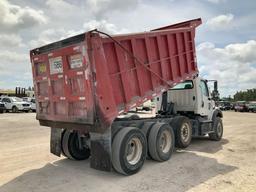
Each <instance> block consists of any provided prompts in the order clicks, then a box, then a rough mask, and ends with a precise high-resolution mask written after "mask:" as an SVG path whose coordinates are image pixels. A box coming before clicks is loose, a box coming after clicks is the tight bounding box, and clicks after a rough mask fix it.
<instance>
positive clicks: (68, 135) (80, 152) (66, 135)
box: [61, 130, 90, 160]
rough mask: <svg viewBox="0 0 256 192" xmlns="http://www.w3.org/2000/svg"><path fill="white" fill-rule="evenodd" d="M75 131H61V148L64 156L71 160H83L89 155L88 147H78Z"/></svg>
mask: <svg viewBox="0 0 256 192" xmlns="http://www.w3.org/2000/svg"><path fill="white" fill-rule="evenodd" d="M78 139H79V138H78V134H77V132H75V131H74V132H70V131H68V130H64V131H63V133H62V140H61V148H62V152H63V154H64V156H66V157H67V158H69V159H72V160H85V159H88V158H89V157H90V149H89V147H85V146H82V149H80V148H79V143H78V142H79V141H78Z"/></svg>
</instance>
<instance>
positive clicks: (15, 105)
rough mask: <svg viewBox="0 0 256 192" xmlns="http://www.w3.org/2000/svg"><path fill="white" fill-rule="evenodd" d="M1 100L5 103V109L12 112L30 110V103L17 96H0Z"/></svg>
mask: <svg viewBox="0 0 256 192" xmlns="http://www.w3.org/2000/svg"><path fill="white" fill-rule="evenodd" d="M1 101H2V102H3V103H4V104H5V108H6V110H8V111H12V112H13V113H16V112H18V111H24V112H29V111H30V110H31V105H30V103H28V102H25V101H23V100H22V99H21V98H18V97H2V100H1Z"/></svg>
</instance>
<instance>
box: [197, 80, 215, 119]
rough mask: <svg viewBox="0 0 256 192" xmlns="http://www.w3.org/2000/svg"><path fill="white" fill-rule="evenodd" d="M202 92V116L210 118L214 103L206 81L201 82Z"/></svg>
mask: <svg viewBox="0 0 256 192" xmlns="http://www.w3.org/2000/svg"><path fill="white" fill-rule="evenodd" d="M199 87H200V91H201V102H200V101H199V102H200V103H199V105H200V108H201V109H200V114H201V115H203V116H208V117H209V116H210V113H211V110H212V102H211V98H210V94H209V89H208V86H207V82H206V81H205V80H200V85H199Z"/></svg>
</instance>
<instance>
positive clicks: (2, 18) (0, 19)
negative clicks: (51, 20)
mask: <svg viewBox="0 0 256 192" xmlns="http://www.w3.org/2000/svg"><path fill="white" fill-rule="evenodd" d="M46 21H47V19H46V17H45V15H44V13H43V11H41V10H35V9H32V8H30V7H28V6H27V7H20V6H18V5H14V4H11V3H9V1H7V0H1V1H0V25H1V29H0V30H1V31H3V30H7V31H8V30H13V31H16V30H19V29H23V28H29V27H32V26H34V25H37V24H44V23H46Z"/></svg>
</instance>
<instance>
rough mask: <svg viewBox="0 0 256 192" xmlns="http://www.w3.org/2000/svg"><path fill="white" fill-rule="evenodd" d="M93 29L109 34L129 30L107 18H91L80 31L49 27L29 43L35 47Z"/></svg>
mask: <svg viewBox="0 0 256 192" xmlns="http://www.w3.org/2000/svg"><path fill="white" fill-rule="evenodd" d="M93 29H98V30H100V31H103V32H106V33H109V34H120V33H128V32H129V31H128V30H127V29H125V28H118V27H117V26H116V25H114V24H113V23H109V22H107V21H106V20H100V21H96V20H91V21H89V22H85V23H84V24H83V27H82V29H81V30H78V31H75V30H64V29H47V30H45V31H43V32H42V33H40V34H39V36H38V38H37V39H34V40H31V41H30V42H29V45H30V47H31V48H35V47H39V46H42V45H45V44H49V43H52V42H55V41H59V40H61V39H65V38H67V37H71V36H74V35H78V34H81V33H84V32H86V31H90V30H93Z"/></svg>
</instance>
